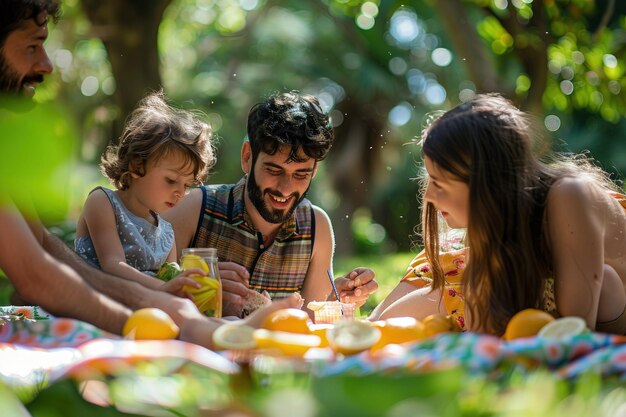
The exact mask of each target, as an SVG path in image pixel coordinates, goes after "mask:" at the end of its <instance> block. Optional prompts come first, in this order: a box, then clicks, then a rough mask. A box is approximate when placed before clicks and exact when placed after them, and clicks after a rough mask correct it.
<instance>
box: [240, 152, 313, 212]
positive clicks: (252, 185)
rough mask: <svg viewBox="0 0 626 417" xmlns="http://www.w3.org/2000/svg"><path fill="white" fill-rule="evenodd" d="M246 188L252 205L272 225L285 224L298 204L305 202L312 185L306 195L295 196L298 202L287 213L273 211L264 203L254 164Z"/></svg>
mask: <svg viewBox="0 0 626 417" xmlns="http://www.w3.org/2000/svg"><path fill="white" fill-rule="evenodd" d="M246 188H247V192H248V197H249V198H250V201H251V202H252V205H254V207H255V208H256V209H257V211H258V212H259V214H260V215H261V217H263V219H264V220H265V221H266V222H269V223H272V224H280V223H284V222H285V221H286V220H287V219H289V218H290V217H291V215H292V214H293V212H294V211H295V210H296V207H298V204H300V202H302V200H304V198H305V197H306V194H307V193H308V192H309V188H311V184H310V183H309V186H308V187H307V189H306V190H305V191H304V193H302V196H300V195H299V194H298V193H296V194H295V197H296V199H295V200H296V201H295V202H294V203H293V205H292V206H291V207H290V208H289V209H287V211H286V212H282V211H271V210H270V209H269V208H268V207H267V205H266V204H265V201H263V193H262V192H261V188H259V185H258V184H257V182H256V178H255V176H254V164H252V169H251V170H250V173H249V174H248V181H247V182H246ZM283 213H284V214H283Z"/></svg>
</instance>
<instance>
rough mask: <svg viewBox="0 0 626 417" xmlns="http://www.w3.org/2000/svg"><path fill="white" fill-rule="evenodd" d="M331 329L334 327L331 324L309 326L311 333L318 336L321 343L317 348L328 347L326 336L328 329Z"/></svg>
mask: <svg viewBox="0 0 626 417" xmlns="http://www.w3.org/2000/svg"><path fill="white" fill-rule="evenodd" d="M333 327H335V326H334V325H332V324H312V325H311V333H312V334H314V335H316V336H319V338H320V340H321V342H320V345H319V347H321V348H323V347H328V336H327V332H328V330H329V329H332V328H333Z"/></svg>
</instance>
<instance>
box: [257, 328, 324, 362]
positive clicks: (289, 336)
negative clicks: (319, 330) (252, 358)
mask: <svg viewBox="0 0 626 417" xmlns="http://www.w3.org/2000/svg"><path fill="white" fill-rule="evenodd" d="M253 336H254V340H256V343H257V347H258V348H259V349H264V350H267V351H268V353H273V352H274V353H278V354H282V355H285V356H304V354H305V353H306V351H307V350H309V349H310V348H312V347H318V346H319V345H320V342H321V340H320V338H319V336H316V335H313V334H297V333H290V332H282V331H279V330H267V329H256V330H255V331H254V333H253Z"/></svg>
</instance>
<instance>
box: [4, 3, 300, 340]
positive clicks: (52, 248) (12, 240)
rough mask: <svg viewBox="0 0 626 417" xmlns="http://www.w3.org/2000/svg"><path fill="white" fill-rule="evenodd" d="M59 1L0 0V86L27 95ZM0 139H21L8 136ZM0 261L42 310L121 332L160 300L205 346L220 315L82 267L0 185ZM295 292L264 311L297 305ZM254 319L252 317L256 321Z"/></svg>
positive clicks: (42, 70) (42, 71) (188, 335)
mask: <svg viewBox="0 0 626 417" xmlns="http://www.w3.org/2000/svg"><path fill="white" fill-rule="evenodd" d="M59 13H60V4H59V1H58V0H2V1H1V2H0V93H1V94H3V95H5V96H11V95H13V96H14V95H26V96H33V95H34V94H35V92H36V88H37V85H38V84H39V83H41V82H42V81H43V79H44V76H45V75H47V74H50V73H51V72H52V64H51V62H50V59H49V58H48V55H47V54H46V51H45V49H44V47H43V44H44V41H45V40H46V39H47V37H48V20H49V19H52V20H54V21H56V20H57V19H58V18H59ZM4 140H19V138H8V139H4ZM0 203H1V204H0V230H2V232H1V233H0V268H1V269H2V270H3V271H4V272H5V273H6V275H7V276H8V277H9V280H10V281H11V283H12V284H13V286H14V287H15V290H16V291H17V293H18V294H19V296H20V297H21V298H22V299H24V300H25V301H27V302H28V303H31V304H35V305H40V306H41V307H43V308H44V309H46V310H47V311H48V312H50V313H52V314H54V315H57V316H62V317H71V318H75V319H78V320H82V321H85V322H88V323H91V324H93V325H95V326H97V327H99V328H101V329H104V330H107V331H109V332H112V333H116V334H120V333H121V330H122V327H123V325H124V323H125V322H126V320H127V319H128V317H129V315H130V314H131V311H132V310H136V309H139V308H143V307H158V308H161V309H162V310H165V311H166V312H167V313H168V314H169V315H170V316H172V318H173V319H174V320H175V321H176V322H177V324H178V325H179V326H180V328H181V336H180V338H181V339H183V340H186V341H189V342H193V343H197V344H201V345H204V346H207V347H210V346H211V345H212V342H211V335H212V332H213V330H215V328H217V327H218V326H219V325H220V322H218V321H215V320H212V319H208V318H206V317H204V316H202V315H201V314H200V313H199V312H198V310H197V308H196V307H195V306H194V304H193V303H192V302H191V301H190V300H188V299H184V298H180V297H175V296H172V295H170V294H167V293H165V292H161V291H153V290H150V289H148V288H146V287H143V286H142V285H140V284H138V283H135V282H131V281H127V280H124V279H121V278H118V277H115V276H112V275H109V274H106V273H103V272H101V271H99V270H96V269H94V268H92V267H90V266H88V265H87V264H86V263H85V262H84V261H83V260H82V259H80V258H79V257H78V256H77V255H76V254H75V253H74V252H73V251H72V250H71V249H70V248H68V247H67V246H66V245H65V244H64V243H63V242H62V241H61V240H60V239H58V238H57V237H55V236H54V235H52V234H51V233H50V232H49V231H48V230H47V229H46V228H45V227H43V225H42V224H41V223H40V222H39V221H38V220H37V219H32V218H28V220H27V219H26V218H25V217H24V216H23V215H22V213H21V212H20V210H19V209H18V208H17V207H15V205H14V204H13V203H12V202H11V196H10V195H7V192H6V190H0ZM297 306H299V301H298V300H296V298H295V297H292V298H290V299H287V300H285V302H283V303H278V304H276V305H272V306H271V307H270V308H268V309H266V310H265V311H264V312H269V310H274V309H278V308H282V307H297ZM255 320H256V321H260V320H262V317H261V316H260V315H257V317H255V318H253V319H252V320H250V324H252V325H255V324H256V323H255Z"/></svg>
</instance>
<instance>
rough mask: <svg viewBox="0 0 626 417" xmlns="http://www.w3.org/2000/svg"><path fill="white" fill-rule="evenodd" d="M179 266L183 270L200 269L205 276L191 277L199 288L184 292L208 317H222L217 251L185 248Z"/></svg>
mask: <svg viewBox="0 0 626 417" xmlns="http://www.w3.org/2000/svg"><path fill="white" fill-rule="evenodd" d="M180 265H181V267H182V269H183V271H184V270H187V269H190V268H199V269H202V270H203V271H204V272H205V273H206V276H200V275H195V276H192V277H193V279H195V280H196V281H197V282H198V283H200V285H202V287H201V288H189V287H185V288H184V290H185V291H187V292H188V293H189V294H191V295H192V296H193V301H194V303H195V304H196V306H197V307H198V310H200V312H202V313H203V314H204V315H206V316H209V317H222V280H221V279H220V271H219V269H218V267H217V249H215V248H185V249H183V251H182V256H181V258H180Z"/></svg>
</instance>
